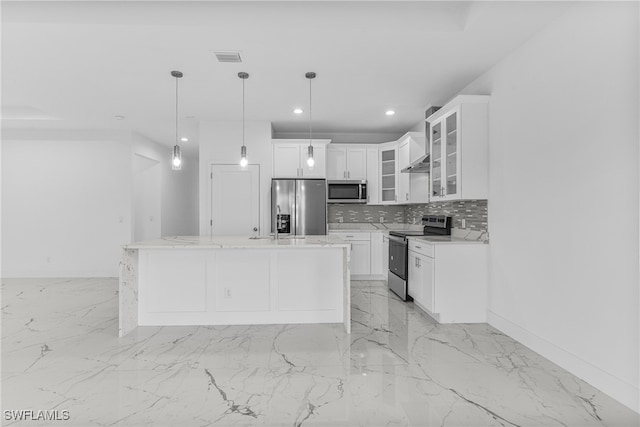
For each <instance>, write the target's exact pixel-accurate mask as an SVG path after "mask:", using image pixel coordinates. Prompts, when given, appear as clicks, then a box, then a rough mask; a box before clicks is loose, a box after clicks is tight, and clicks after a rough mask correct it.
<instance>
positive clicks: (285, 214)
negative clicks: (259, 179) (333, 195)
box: [271, 179, 327, 236]
mask: <svg viewBox="0 0 640 427" xmlns="http://www.w3.org/2000/svg"><path fill="white" fill-rule="evenodd" d="M271 232H272V233H277V234H279V235H289V236H305V235H325V234H327V181H326V180H324V179H273V180H271Z"/></svg>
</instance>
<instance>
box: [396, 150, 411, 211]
mask: <svg viewBox="0 0 640 427" xmlns="http://www.w3.org/2000/svg"><path fill="white" fill-rule="evenodd" d="M409 149H410V147H409V141H406V142H405V143H404V144H402V145H401V146H400V148H398V169H404V168H405V167H407V166H409V163H411V162H410V160H411V159H410V152H409ZM410 175H411V174H408V173H402V172H400V173H399V174H398V203H408V202H409V200H410V199H409V197H410V196H409V177H410Z"/></svg>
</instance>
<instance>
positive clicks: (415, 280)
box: [407, 251, 424, 305]
mask: <svg viewBox="0 0 640 427" xmlns="http://www.w3.org/2000/svg"><path fill="white" fill-rule="evenodd" d="M419 257H420V256H419V255H418V254H416V253H415V252H413V251H409V252H408V254H407V275H408V282H409V294H410V295H411V296H412V297H413V300H414V301H415V302H416V303H418V304H422V305H424V288H423V286H424V285H423V283H422V282H423V279H422V275H421V271H420V266H419V264H418V263H419V262H420V261H419Z"/></svg>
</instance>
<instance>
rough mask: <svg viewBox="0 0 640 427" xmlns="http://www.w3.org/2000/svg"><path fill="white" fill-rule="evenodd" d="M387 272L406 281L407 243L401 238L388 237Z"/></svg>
mask: <svg viewBox="0 0 640 427" xmlns="http://www.w3.org/2000/svg"><path fill="white" fill-rule="evenodd" d="M389 271H390V272H392V273H393V274H395V275H396V276H398V277H399V278H401V279H402V280H407V242H406V240H404V239H403V238H401V237H395V236H389Z"/></svg>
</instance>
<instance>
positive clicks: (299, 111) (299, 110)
mask: <svg viewBox="0 0 640 427" xmlns="http://www.w3.org/2000/svg"><path fill="white" fill-rule="evenodd" d="M302 113H304V110H303V109H302V108H296V109H295V110H293V114H302Z"/></svg>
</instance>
